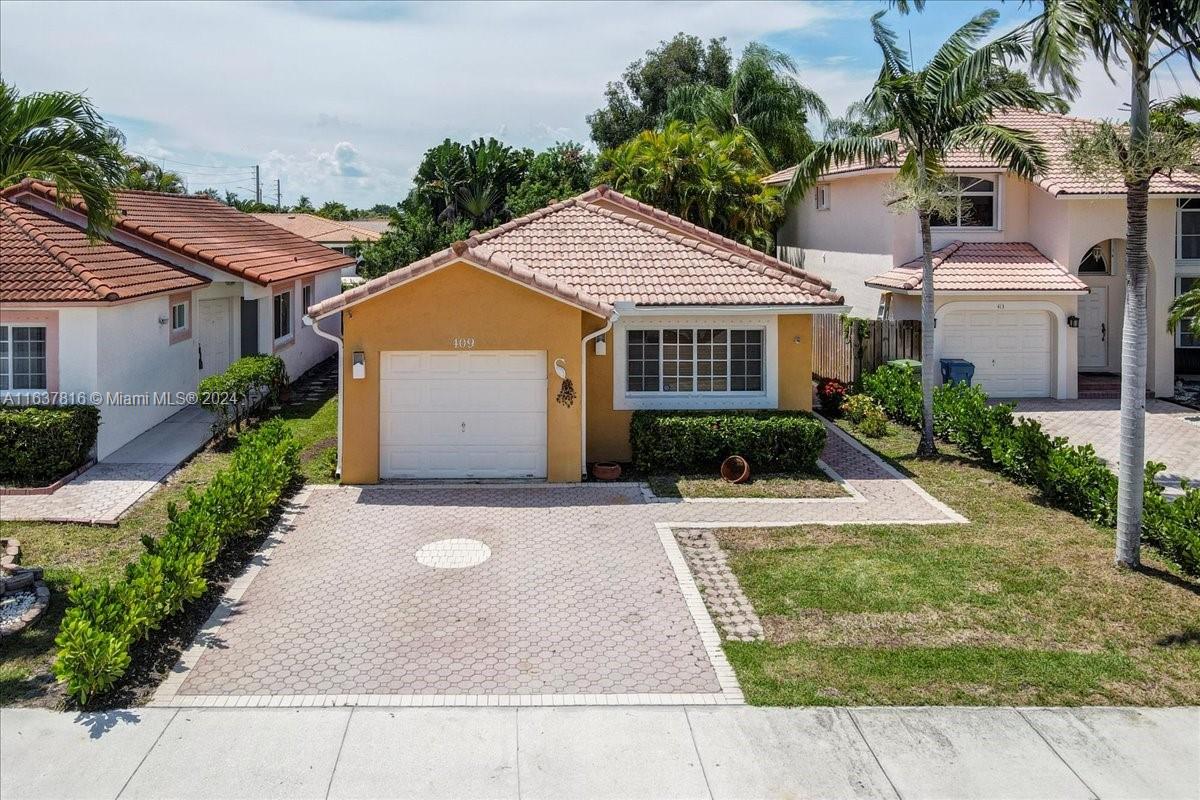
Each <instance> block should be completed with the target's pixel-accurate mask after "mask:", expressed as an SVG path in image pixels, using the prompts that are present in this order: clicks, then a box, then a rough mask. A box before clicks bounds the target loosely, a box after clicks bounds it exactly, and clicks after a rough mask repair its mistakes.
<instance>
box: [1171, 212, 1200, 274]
mask: <svg viewBox="0 0 1200 800" xmlns="http://www.w3.org/2000/svg"><path fill="white" fill-rule="evenodd" d="M1175 208H1176V215H1177V216H1178V224H1177V225H1176V229H1177V230H1178V231H1179V235H1178V239H1177V243H1176V251H1175V257H1176V258H1179V259H1187V260H1193V261H1200V197H1191V198H1188V199H1186V200H1176V201H1175Z"/></svg>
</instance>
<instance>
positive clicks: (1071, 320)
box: [1067, 315, 1079, 328]
mask: <svg viewBox="0 0 1200 800" xmlns="http://www.w3.org/2000/svg"><path fill="white" fill-rule="evenodd" d="M1067 327H1068V328H1078V327H1079V317H1077V316H1075V315H1071V316H1069V317H1067Z"/></svg>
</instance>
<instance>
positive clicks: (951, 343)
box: [938, 309, 1051, 397]
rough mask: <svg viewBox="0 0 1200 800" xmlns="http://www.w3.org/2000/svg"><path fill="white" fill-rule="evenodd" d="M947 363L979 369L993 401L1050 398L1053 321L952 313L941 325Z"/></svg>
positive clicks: (1036, 315) (978, 378) (1023, 314)
mask: <svg viewBox="0 0 1200 800" xmlns="http://www.w3.org/2000/svg"><path fill="white" fill-rule="evenodd" d="M938 326H939V327H940V328H941V334H942V335H941V337H940V338H941V343H942V352H941V357H942V358H964V359H966V360H967V361H970V362H972V363H973V364H974V365H975V380H974V383H975V385H977V386H982V387H983V388H984V390H985V391H987V393H988V394H989V395H990V396H992V397H1049V396H1050V365H1051V354H1050V344H1051V335H1050V315H1049V314H1047V313H1046V312H1045V311H1021V310H1019V309H1005V310H1003V311H990V310H981V311H951V312H949V313H947V314H946V316H945V317H944V318H943V319H939V320H938Z"/></svg>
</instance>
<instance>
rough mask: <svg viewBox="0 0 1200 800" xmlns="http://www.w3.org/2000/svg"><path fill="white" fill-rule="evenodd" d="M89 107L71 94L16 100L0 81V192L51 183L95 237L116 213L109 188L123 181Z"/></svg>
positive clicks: (113, 148) (114, 148)
mask: <svg viewBox="0 0 1200 800" xmlns="http://www.w3.org/2000/svg"><path fill="white" fill-rule="evenodd" d="M108 131H109V128H108V126H107V125H106V124H105V122H104V119H103V118H102V117H101V116H100V114H99V113H98V112H97V111H96V109H95V107H94V106H93V105H92V102H91V101H90V100H88V99H87V98H86V97H84V96H83V95H81V94H73V93H71V92H35V93H33V94H27V95H25V96H21V94H20V93H19V92H18V91H17V89H16V87H15V86H13V85H12V84H9V83H6V82H4V81H2V80H0V187H4V186H10V185H12V184H14V183H18V182H20V181H21V180H22V179H24V178H38V179H40V180H46V181H52V182H53V183H54V185H55V188H56V189H57V190H58V192H59V194H60V195H67V196H69V195H77V196H78V197H80V198H81V199H82V200H83V201H84V202H85V203H86V204H87V229H88V233H89V234H91V235H96V234H99V233H101V232H103V231H105V230H107V229H108V228H110V227H111V225H112V217H113V215H114V214H115V213H116V200H115V198H114V196H113V189H114V187H116V186H118V185H119V184H120V182H121V179H122V178H123V177H124V175H125V163H124V159H123V158H122V153H121V148H120V147H119V146H118V145H117V144H116V143H115V142H114V141H113V140H112V139H111V137H110V136H109V134H108Z"/></svg>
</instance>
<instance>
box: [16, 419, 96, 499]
mask: <svg viewBox="0 0 1200 800" xmlns="http://www.w3.org/2000/svg"><path fill="white" fill-rule="evenodd" d="M99 431H100V409H98V408H96V407H95V406H89V405H70V406H0V484H4V485H6V486H45V485H46V484H49V483H53V482H54V481H56V480H58V479H59V478H61V477H62V476H63V475H66V474H67V473H68V472H70V471H71V470H73V469H76V468H78V467H80V466H82V465H83V464H84V463H85V462H86V461H87V459H88V455H89V454H90V453H91V452H92V448H93V447H95V446H96V435H97V433H99Z"/></svg>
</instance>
